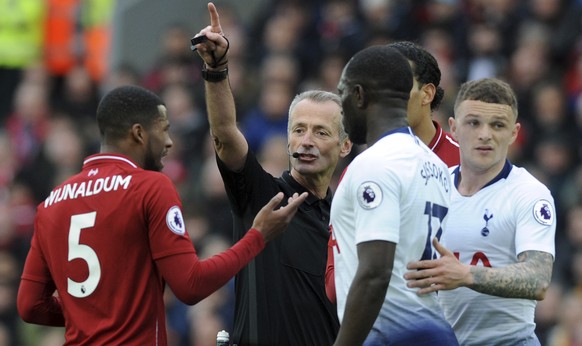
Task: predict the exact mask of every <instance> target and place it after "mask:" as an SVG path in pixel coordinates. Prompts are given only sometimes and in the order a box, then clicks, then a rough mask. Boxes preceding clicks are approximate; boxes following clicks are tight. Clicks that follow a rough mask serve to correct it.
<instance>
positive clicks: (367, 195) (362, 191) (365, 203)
mask: <svg viewBox="0 0 582 346" xmlns="http://www.w3.org/2000/svg"><path fill="white" fill-rule="evenodd" d="M358 202H359V203H360V206H361V207H362V208H364V209H374V208H376V207H377V206H379V205H380V203H382V190H381V189H380V186H378V184H376V183H373V182H371V181H367V182H365V183H363V184H361V185H360V187H358Z"/></svg>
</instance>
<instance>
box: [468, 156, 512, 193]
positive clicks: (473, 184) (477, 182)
mask: <svg viewBox="0 0 582 346" xmlns="http://www.w3.org/2000/svg"><path fill="white" fill-rule="evenodd" d="M501 169H503V166H501V167H500V168H499V167H491V168H490V169H487V170H475V169H471V168H470V167H468V165H463V163H462V162H461V170H460V172H459V180H458V185H457V191H459V193H460V194H461V195H462V196H465V197H470V196H473V195H474V194H476V193H477V192H479V190H481V189H482V188H483V187H484V186H485V185H487V184H488V183H489V182H490V181H491V180H493V179H494V178H495V177H496V176H497V175H498V174H499V172H501Z"/></svg>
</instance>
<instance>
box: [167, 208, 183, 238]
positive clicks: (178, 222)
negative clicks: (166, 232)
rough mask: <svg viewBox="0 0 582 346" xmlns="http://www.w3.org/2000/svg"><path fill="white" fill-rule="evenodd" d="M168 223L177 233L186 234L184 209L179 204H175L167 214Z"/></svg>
mask: <svg viewBox="0 0 582 346" xmlns="http://www.w3.org/2000/svg"><path fill="white" fill-rule="evenodd" d="M166 223H167V224H168V227H169V228H170V230H171V231H172V232H174V233H176V234H177V235H184V233H186V226H185V225H184V218H183V217H182V211H181V210H180V208H179V207H178V206H173V207H171V208H170V209H169V210H168V213H167V214H166Z"/></svg>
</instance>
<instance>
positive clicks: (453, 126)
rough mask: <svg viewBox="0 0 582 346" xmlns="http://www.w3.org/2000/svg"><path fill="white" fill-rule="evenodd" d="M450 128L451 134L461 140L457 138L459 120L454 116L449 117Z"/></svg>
mask: <svg viewBox="0 0 582 346" xmlns="http://www.w3.org/2000/svg"><path fill="white" fill-rule="evenodd" d="M449 129H450V131H451V135H453V138H454V139H455V140H456V141H457V142H458V141H459V140H458V139H457V134H456V132H457V122H456V121H455V118H453V117H449Z"/></svg>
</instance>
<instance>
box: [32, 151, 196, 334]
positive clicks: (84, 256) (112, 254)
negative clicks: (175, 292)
mask: <svg viewBox="0 0 582 346" xmlns="http://www.w3.org/2000/svg"><path fill="white" fill-rule="evenodd" d="M181 209H182V204H181V202H180V199H179V196H178V193H177V191H176V189H175V187H174V185H173V184H172V182H171V181H170V179H169V178H168V177H166V176H165V175H163V174H162V173H160V172H154V171H147V170H143V169H142V168H140V167H138V166H137V165H136V164H135V163H133V162H132V161H131V160H130V159H129V158H128V157H125V156H122V155H117V154H115V155H114V154H97V155H93V156H90V157H88V158H87V159H86V160H85V162H84V165H83V169H82V171H81V172H80V173H79V174H77V175H75V176H73V177H72V178H70V179H68V180H67V181H66V182H64V183H63V184H61V185H60V186H58V187H56V188H55V189H54V190H53V191H52V192H51V194H50V196H49V197H48V198H47V199H46V200H45V201H44V202H43V203H41V204H40V205H39V206H38V212H37V216H36V219H35V233H34V236H33V239H32V245H31V249H30V253H29V257H28V259H27V265H26V267H25V269H24V273H23V275H22V278H23V280H30V281H35V282H39V283H43V284H49V285H50V284H52V283H53V282H54V285H56V288H57V291H58V295H59V298H60V301H61V304H62V306H63V313H64V317H65V321H66V336H65V337H66V340H67V342H66V344H67V345H69V344H70V345H72V344H79V343H81V342H82V343H84V344H91V345H108V344H123V345H154V344H155V345H165V344H167V341H166V332H165V311H164V303H163V301H162V295H163V291H164V286H165V283H164V281H163V279H162V277H161V275H160V274H159V272H158V270H157V269H156V266H155V262H154V260H156V259H159V258H162V257H165V256H170V255H175V254H182V253H190V252H195V251H194V248H193V246H192V243H191V241H190V238H189V236H188V234H187V233H186V228H185V226H184V220H183V217H182V213H181Z"/></svg>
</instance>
